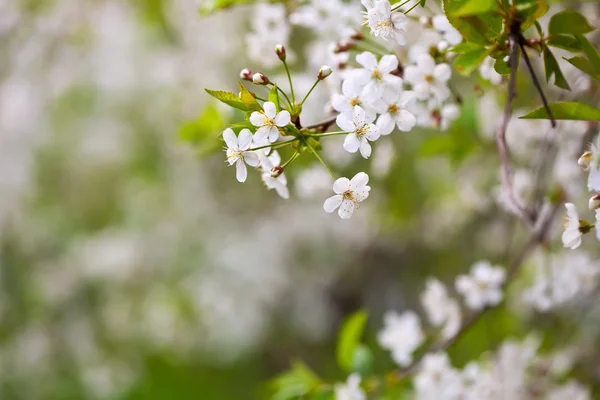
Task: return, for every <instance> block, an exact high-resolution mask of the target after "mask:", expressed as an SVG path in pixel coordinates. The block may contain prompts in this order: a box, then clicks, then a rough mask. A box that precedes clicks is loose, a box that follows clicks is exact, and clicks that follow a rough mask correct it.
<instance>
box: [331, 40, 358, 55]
mask: <svg viewBox="0 0 600 400" xmlns="http://www.w3.org/2000/svg"><path fill="white" fill-rule="evenodd" d="M355 46H356V43H355V42H353V41H352V40H343V41H340V42H337V43H336V44H335V47H334V49H333V53H334V54H338V53H344V52H346V51H348V50H350V49H352V48H354V47H355Z"/></svg>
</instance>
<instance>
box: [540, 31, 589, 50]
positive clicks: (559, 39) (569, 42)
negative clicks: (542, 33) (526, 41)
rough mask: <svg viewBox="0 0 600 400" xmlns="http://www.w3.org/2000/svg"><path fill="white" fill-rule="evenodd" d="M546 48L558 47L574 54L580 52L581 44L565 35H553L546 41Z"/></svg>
mask: <svg viewBox="0 0 600 400" xmlns="http://www.w3.org/2000/svg"><path fill="white" fill-rule="evenodd" d="M548 46H553V47H558V48H559V49H563V50H568V51H571V52H574V53H577V52H582V51H583V49H582V48H581V44H580V43H579V41H578V40H577V39H575V38H574V37H571V36H567V35H553V36H551V37H550V39H549V40H548Z"/></svg>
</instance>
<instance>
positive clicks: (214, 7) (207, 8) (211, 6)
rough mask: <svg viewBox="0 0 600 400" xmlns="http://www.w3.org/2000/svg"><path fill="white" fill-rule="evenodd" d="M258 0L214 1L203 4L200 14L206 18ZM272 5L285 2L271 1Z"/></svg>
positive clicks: (279, 0) (281, 0) (280, 0)
mask: <svg viewBox="0 0 600 400" xmlns="http://www.w3.org/2000/svg"><path fill="white" fill-rule="evenodd" d="M257 1H258V0H212V2H211V3H208V4H203V5H202V6H200V9H199V10H198V12H199V13H200V15H202V16H206V15H209V14H212V13H214V12H216V11H220V10H224V9H227V8H229V7H233V6H237V5H242V4H250V3H256V2H257ZM269 2H270V3H282V2H283V0H270V1H269Z"/></svg>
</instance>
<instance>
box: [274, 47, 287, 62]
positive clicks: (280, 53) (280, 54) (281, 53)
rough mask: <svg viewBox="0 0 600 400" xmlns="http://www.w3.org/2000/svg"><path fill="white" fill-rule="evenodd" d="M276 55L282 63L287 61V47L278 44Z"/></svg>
mask: <svg viewBox="0 0 600 400" xmlns="http://www.w3.org/2000/svg"><path fill="white" fill-rule="evenodd" d="M275 53H277V57H279V59H280V60H281V61H285V57H286V55H287V53H286V51H285V46H284V45H282V44H278V45H276V46H275Z"/></svg>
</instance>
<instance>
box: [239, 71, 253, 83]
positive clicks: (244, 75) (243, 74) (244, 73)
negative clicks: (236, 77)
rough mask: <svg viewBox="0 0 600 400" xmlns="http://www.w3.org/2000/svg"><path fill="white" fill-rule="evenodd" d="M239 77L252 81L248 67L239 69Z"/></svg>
mask: <svg viewBox="0 0 600 400" xmlns="http://www.w3.org/2000/svg"><path fill="white" fill-rule="evenodd" d="M240 79H242V80H244V81H252V71H250V70H249V69H248V68H244V69H243V70H241V71H240Z"/></svg>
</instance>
